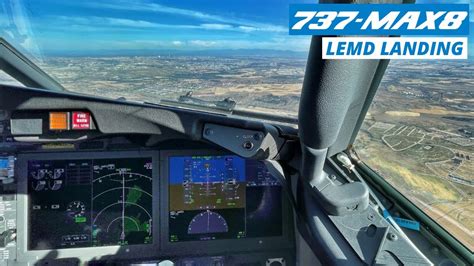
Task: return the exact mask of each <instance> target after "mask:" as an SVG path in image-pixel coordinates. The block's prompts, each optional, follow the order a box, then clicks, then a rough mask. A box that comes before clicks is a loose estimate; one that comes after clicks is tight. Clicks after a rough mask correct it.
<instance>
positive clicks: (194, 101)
mask: <svg viewBox="0 0 474 266" xmlns="http://www.w3.org/2000/svg"><path fill="white" fill-rule="evenodd" d="M160 103H161V104H171V105H179V106H182V107H191V108H199V109H211V110H214V111H215V110H218V111H223V112H226V113H232V112H233V111H234V109H235V106H236V105H237V102H236V101H234V100H232V99H231V98H225V99H223V100H218V101H209V100H203V99H199V98H196V97H194V96H193V92H192V91H189V92H188V93H186V94H185V95H181V96H179V97H178V100H176V101H175V100H165V99H163V100H161V101H160Z"/></svg>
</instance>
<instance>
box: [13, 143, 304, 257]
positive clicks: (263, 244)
mask: <svg viewBox="0 0 474 266" xmlns="http://www.w3.org/2000/svg"><path fill="white" fill-rule="evenodd" d="M229 154H232V153H230V152H228V151H218V150H214V149H195V150H154V151H152V150H146V151H106V152H105V151H104V152H103V151H91V152H82V151H77V152H49V153H46V152H38V153H27V154H18V156H17V158H18V159H17V163H16V170H15V171H16V173H17V175H18V177H19V178H17V180H18V197H17V261H18V262H27V261H32V260H38V259H42V258H45V259H63V258H64V259H66V258H71V259H80V261H92V260H101V259H114V260H115V259H136V258H140V259H146V258H157V257H170V256H171V257H173V256H183V255H186V256H192V255H200V254H216V255H217V254H222V252H228V251H232V252H257V251H266V250H288V249H289V248H290V249H293V248H294V247H295V237H294V231H293V228H294V227H293V226H294V223H293V215H292V211H291V207H290V204H289V203H288V200H287V199H286V197H285V196H284V195H283V193H284V192H282V215H283V217H282V223H283V224H282V235H281V236H276V237H263V238H262V237H259V238H242V239H219V240H210V241H186V242H169V230H168V224H169V204H168V198H169V190H168V185H169V181H168V180H169V179H168V178H169V175H168V158H169V157H170V156H205V155H211V156H212V155H229ZM150 156H151V157H152V160H153V171H152V176H153V205H152V206H153V243H152V244H144V245H129V246H104V247H84V248H64V249H52V250H28V222H29V219H28V179H27V178H26V175H27V172H28V160H38V158H40V159H41V160H64V159H72V160H75V159H104V158H127V157H150ZM282 191H283V190H282ZM262 226H264V225H262Z"/></svg>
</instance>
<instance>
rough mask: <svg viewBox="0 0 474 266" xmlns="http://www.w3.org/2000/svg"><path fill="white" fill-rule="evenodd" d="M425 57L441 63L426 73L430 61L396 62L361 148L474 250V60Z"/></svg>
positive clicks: (366, 125)
mask: <svg viewBox="0 0 474 266" xmlns="http://www.w3.org/2000/svg"><path fill="white" fill-rule="evenodd" d="M420 64H421V63H420ZM425 64H426V65H436V66H437V67H438V68H436V69H433V70H432V71H431V72H430V73H428V75H427V73H426V72H424V71H425V69H426V68H427V67H425V65H422V66H420V67H419V68H414V67H413V66H412V65H410V64H406V65H402V64H400V63H397V62H392V63H391V66H389V68H388V70H387V74H386V77H385V78H384V80H383V82H382V85H381V87H380V88H379V92H378V93H377V95H376V97H375V99H374V102H373V104H372V107H371V108H370V111H369V112H370V115H368V116H367V117H366V120H365V122H364V125H363V127H362V129H361V131H360V133H359V135H358V138H357V141H356V143H355V147H356V150H357V151H358V152H359V154H361V156H362V158H363V160H364V161H365V162H366V163H367V164H368V165H369V166H370V167H371V168H373V169H374V170H376V171H377V172H379V173H380V174H381V175H382V176H384V177H386V178H387V180H388V181H389V183H391V184H392V185H393V186H394V187H395V188H397V189H398V190H399V191H400V192H401V193H402V194H404V195H405V196H406V197H407V198H409V199H410V200H412V201H413V202H414V203H415V204H416V205H417V206H418V207H419V208H421V209H422V210H424V211H425V212H426V213H428V214H429V215H430V216H431V217H432V218H433V219H434V220H435V221H436V222H438V223H439V224H440V225H442V226H443V227H445V228H446V229H447V230H448V231H449V232H450V233H451V234H453V235H454V236H455V237H456V238H458V239H459V240H461V242H462V243H463V244H464V245H465V246H467V247H468V248H469V249H471V250H474V233H473V232H474V204H473V203H474V200H473V193H474V174H473V173H474V139H473V136H474V135H473V130H474V124H473V123H472V122H473V121H474V104H473V101H472V99H473V97H472V96H473V95H474V79H473V78H472V75H469V74H467V73H468V72H469V71H472V67H473V66H472V64H467V63H464V64H463V63H454V62H449V63H448V64H446V65H441V63H435V62H434V63H431V62H429V63H428V62H426V63H425ZM469 73H472V72H469ZM440 81H443V82H440ZM446 84H448V85H446Z"/></svg>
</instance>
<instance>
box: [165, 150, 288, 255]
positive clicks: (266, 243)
mask: <svg viewBox="0 0 474 266" xmlns="http://www.w3.org/2000/svg"><path fill="white" fill-rule="evenodd" d="M218 155H221V156H222V155H235V154H232V153H231V152H227V151H212V150H179V151H177V150H166V151H161V152H160V165H161V167H160V176H161V179H160V180H161V182H162V183H161V186H162V187H163V188H166V189H164V190H163V193H162V194H161V201H160V202H161V210H162V212H161V217H162V219H161V220H162V223H163V224H164V225H165V226H163V227H162V232H161V243H162V245H161V248H162V249H163V250H164V251H165V252H167V253H168V252H171V253H186V254H189V253H190V252H192V253H195V254H200V253H203V252H206V253H209V252H218V251H219V250H220V251H222V248H223V247H226V249H232V250H237V251H256V250H262V249H278V248H282V249H283V248H288V247H291V246H292V245H294V244H293V243H294V241H293V240H292V239H294V235H293V234H292V233H293V230H290V229H291V228H292V226H293V220H292V218H291V217H292V216H291V209H290V205H289V203H288V201H287V200H286V198H285V197H284V194H283V193H284V192H283V190H282V198H281V200H282V235H281V236H271V237H252V238H240V239H215V240H188V241H178V242H170V241H169V229H168V228H169V227H168V226H167V225H169V212H170V206H169V158H170V157H176V156H218ZM269 222H271V221H269ZM262 226H265V225H262Z"/></svg>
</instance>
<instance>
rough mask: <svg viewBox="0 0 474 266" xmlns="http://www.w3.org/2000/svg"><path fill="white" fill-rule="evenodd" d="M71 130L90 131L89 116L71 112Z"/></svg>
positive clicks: (83, 113)
mask: <svg viewBox="0 0 474 266" xmlns="http://www.w3.org/2000/svg"><path fill="white" fill-rule="evenodd" d="M71 125H72V129H91V114H89V113H85V112H72V123H71Z"/></svg>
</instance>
